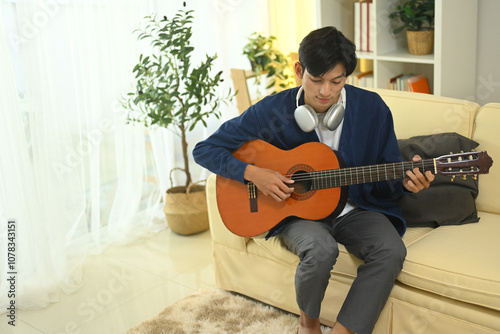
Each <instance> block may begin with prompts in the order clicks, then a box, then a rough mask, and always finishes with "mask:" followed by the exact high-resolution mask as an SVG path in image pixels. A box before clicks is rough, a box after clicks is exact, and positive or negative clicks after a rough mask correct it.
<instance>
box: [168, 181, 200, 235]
mask: <svg viewBox="0 0 500 334" xmlns="http://www.w3.org/2000/svg"><path fill="white" fill-rule="evenodd" d="M200 182H205V181H199V182H196V183H191V184H190V185H189V186H188V187H187V189H186V187H172V188H170V189H168V190H167V193H166V194H165V206H164V207H163V212H164V213H165V217H166V218H167V224H168V226H169V227H170V228H171V229H172V231H174V232H175V233H177V234H181V235H190V234H196V233H200V232H203V231H206V230H208V210H207V197H206V192H205V186H204V185H198V183H200Z"/></svg>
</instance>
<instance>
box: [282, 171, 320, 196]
mask: <svg viewBox="0 0 500 334" xmlns="http://www.w3.org/2000/svg"><path fill="white" fill-rule="evenodd" d="M312 171H314V169H313V168H312V167H311V166H309V165H305V164H299V165H295V166H293V167H292V168H290V169H289V170H288V172H287V175H292V177H291V179H292V180H294V181H295V182H294V183H293V185H292V186H293V188H294V192H293V193H292V195H290V197H291V198H293V199H294V200H297V201H304V200H306V199H308V198H311V197H312V196H313V195H314V194H315V193H316V190H311V187H312V180H310V178H309V177H307V176H308V174H309V172H312Z"/></svg>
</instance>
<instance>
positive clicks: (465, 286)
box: [398, 212, 500, 310]
mask: <svg viewBox="0 0 500 334" xmlns="http://www.w3.org/2000/svg"><path fill="white" fill-rule="evenodd" d="M479 216H480V217H481V221H480V222H479V223H477V224H468V225H461V226H441V227H439V228H437V229H434V230H433V231H432V232H431V233H428V234H427V235H426V236H425V237H424V238H421V239H419V240H418V241H416V242H414V243H413V244H411V245H410V246H409V247H408V254H407V256H406V261H405V262H404V267H403V270H402V272H401V273H400V274H399V276H398V281H400V282H401V283H404V284H407V285H409V286H412V287H415V288H417V289H421V290H425V291H429V292H432V293H435V294H438V295H441V296H446V297H448V298H451V299H455V300H460V301H464V302H467V303H472V304H476V305H479V306H485V307H489V308H492V309H495V310H500V276H499V275H498V263H500V253H499V252H497V251H496V249H497V248H498V247H497V246H496V245H497V244H498V236H499V235H500V224H498V221H499V219H500V216H499V215H497V214H491V213H485V212H479Z"/></svg>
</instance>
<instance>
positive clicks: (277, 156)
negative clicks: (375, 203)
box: [216, 140, 347, 237]
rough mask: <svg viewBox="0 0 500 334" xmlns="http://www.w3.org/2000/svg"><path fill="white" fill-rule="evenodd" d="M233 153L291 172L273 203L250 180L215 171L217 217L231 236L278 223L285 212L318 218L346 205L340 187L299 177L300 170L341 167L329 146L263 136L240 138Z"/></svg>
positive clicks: (248, 234)
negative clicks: (286, 145)
mask: <svg viewBox="0 0 500 334" xmlns="http://www.w3.org/2000/svg"><path fill="white" fill-rule="evenodd" d="M233 155H234V156H235V157H236V158H237V159H239V160H242V161H245V162H248V163H250V164H253V165H255V166H258V167H262V168H268V169H272V170H275V171H278V172H280V173H282V174H283V175H287V176H291V178H292V179H294V180H295V183H294V184H293V185H292V186H293V187H294V188H295V191H294V193H293V194H292V195H291V196H290V197H289V198H288V199H286V200H285V201H282V202H277V201H276V200H274V199H273V198H271V197H270V196H266V195H264V194H263V193H262V192H260V190H258V189H257V188H256V187H255V186H254V185H253V184H252V183H250V184H247V185H245V184H242V183H241V182H238V181H235V180H232V179H228V178H224V177H221V176H217V181H216V189H217V204H218V207H219V212H220V215H221V218H222V221H223V222H224V224H225V225H226V227H227V228H228V229H229V230H230V231H231V232H233V233H234V234H236V235H239V236H245V237H252V236H257V235H260V234H262V233H265V232H267V231H269V230H271V229H272V228H274V227H276V226H277V225H279V223H280V222H282V221H283V220H284V219H285V218H287V217H299V218H303V219H308V220H318V219H323V218H326V217H328V216H330V215H332V216H336V215H338V214H339V213H340V212H341V211H342V209H343V208H344V206H345V202H346V200H347V191H345V187H334V188H328V189H320V190H310V189H309V188H310V187H309V185H308V184H307V182H303V181H300V175H301V174H302V173H308V172H312V171H322V170H332V169H339V168H341V167H342V166H341V164H342V162H341V160H340V159H339V158H338V156H337V155H336V153H335V152H334V151H332V149H330V148H329V147H328V146H326V145H324V144H321V143H318V142H314V143H306V144H303V145H300V146H298V147H296V148H294V149H292V150H288V151H285V150H281V149H278V148H276V147H274V146H273V145H271V144H269V143H267V142H265V141H262V140H253V141H249V142H247V143H245V144H244V145H243V146H241V147H240V148H239V149H238V150H237V151H235V152H234V153H233Z"/></svg>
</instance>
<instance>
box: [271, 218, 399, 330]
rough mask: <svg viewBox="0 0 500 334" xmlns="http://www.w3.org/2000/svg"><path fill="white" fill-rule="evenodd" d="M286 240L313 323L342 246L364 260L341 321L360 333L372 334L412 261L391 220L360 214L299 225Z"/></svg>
mask: <svg viewBox="0 0 500 334" xmlns="http://www.w3.org/2000/svg"><path fill="white" fill-rule="evenodd" d="M280 238H281V239H282V240H283V241H284V243H285V244H286V245H287V247H288V248H289V249H290V250H291V251H292V252H294V253H295V254H297V255H298V256H299V259H300V262H299V265H298V266H297V271H296V273H295V291H296V295H297V303H298V306H299V308H300V309H301V310H302V311H304V312H305V313H306V314H307V315H308V316H309V317H310V318H318V317H319V313H320V309H321V301H322V300H323V297H324V295H325V290H326V287H327V285H328V280H329V278H330V271H331V270H332V268H333V266H334V265H335V263H336V261H337V257H338V255H339V250H338V245H337V242H339V243H342V244H343V245H344V246H345V247H346V249H347V250H348V251H349V252H350V253H351V254H353V255H355V256H356V257H358V258H359V259H361V260H363V261H364V264H362V265H360V266H359V268H358V274H357V277H356V279H355V280H354V282H353V284H352V286H351V289H350V290H349V293H348V295H347V298H346V300H345V301H344V304H343V306H342V309H341V310H340V312H339V314H338V317H337V321H338V322H340V323H341V324H342V325H344V326H346V327H347V328H349V329H351V330H353V331H355V332H356V333H371V332H372V330H373V327H374V326H375V323H376V322H377V319H378V317H379V315H380V312H381V311H382V308H383V307H384V305H385V303H386V301H387V298H388V297H389V294H390V292H391V290H392V287H393V286H394V282H395V280H396V276H397V275H398V273H399V272H400V271H401V269H402V267H403V261H404V259H405V256H406V247H405V245H404V243H403V242H402V240H401V237H400V236H399V234H398V233H397V231H396V229H395V228H394V226H393V225H392V224H391V222H390V221H389V219H388V218H387V217H386V216H384V215H382V214H380V213H377V212H372V211H364V210H361V209H355V210H353V211H351V212H349V213H348V214H346V215H344V216H342V217H340V218H336V219H333V220H329V221H322V222H316V221H309V220H295V221H293V222H291V223H289V224H288V225H287V226H286V227H285V228H284V229H283V231H282V232H281V233H280Z"/></svg>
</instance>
